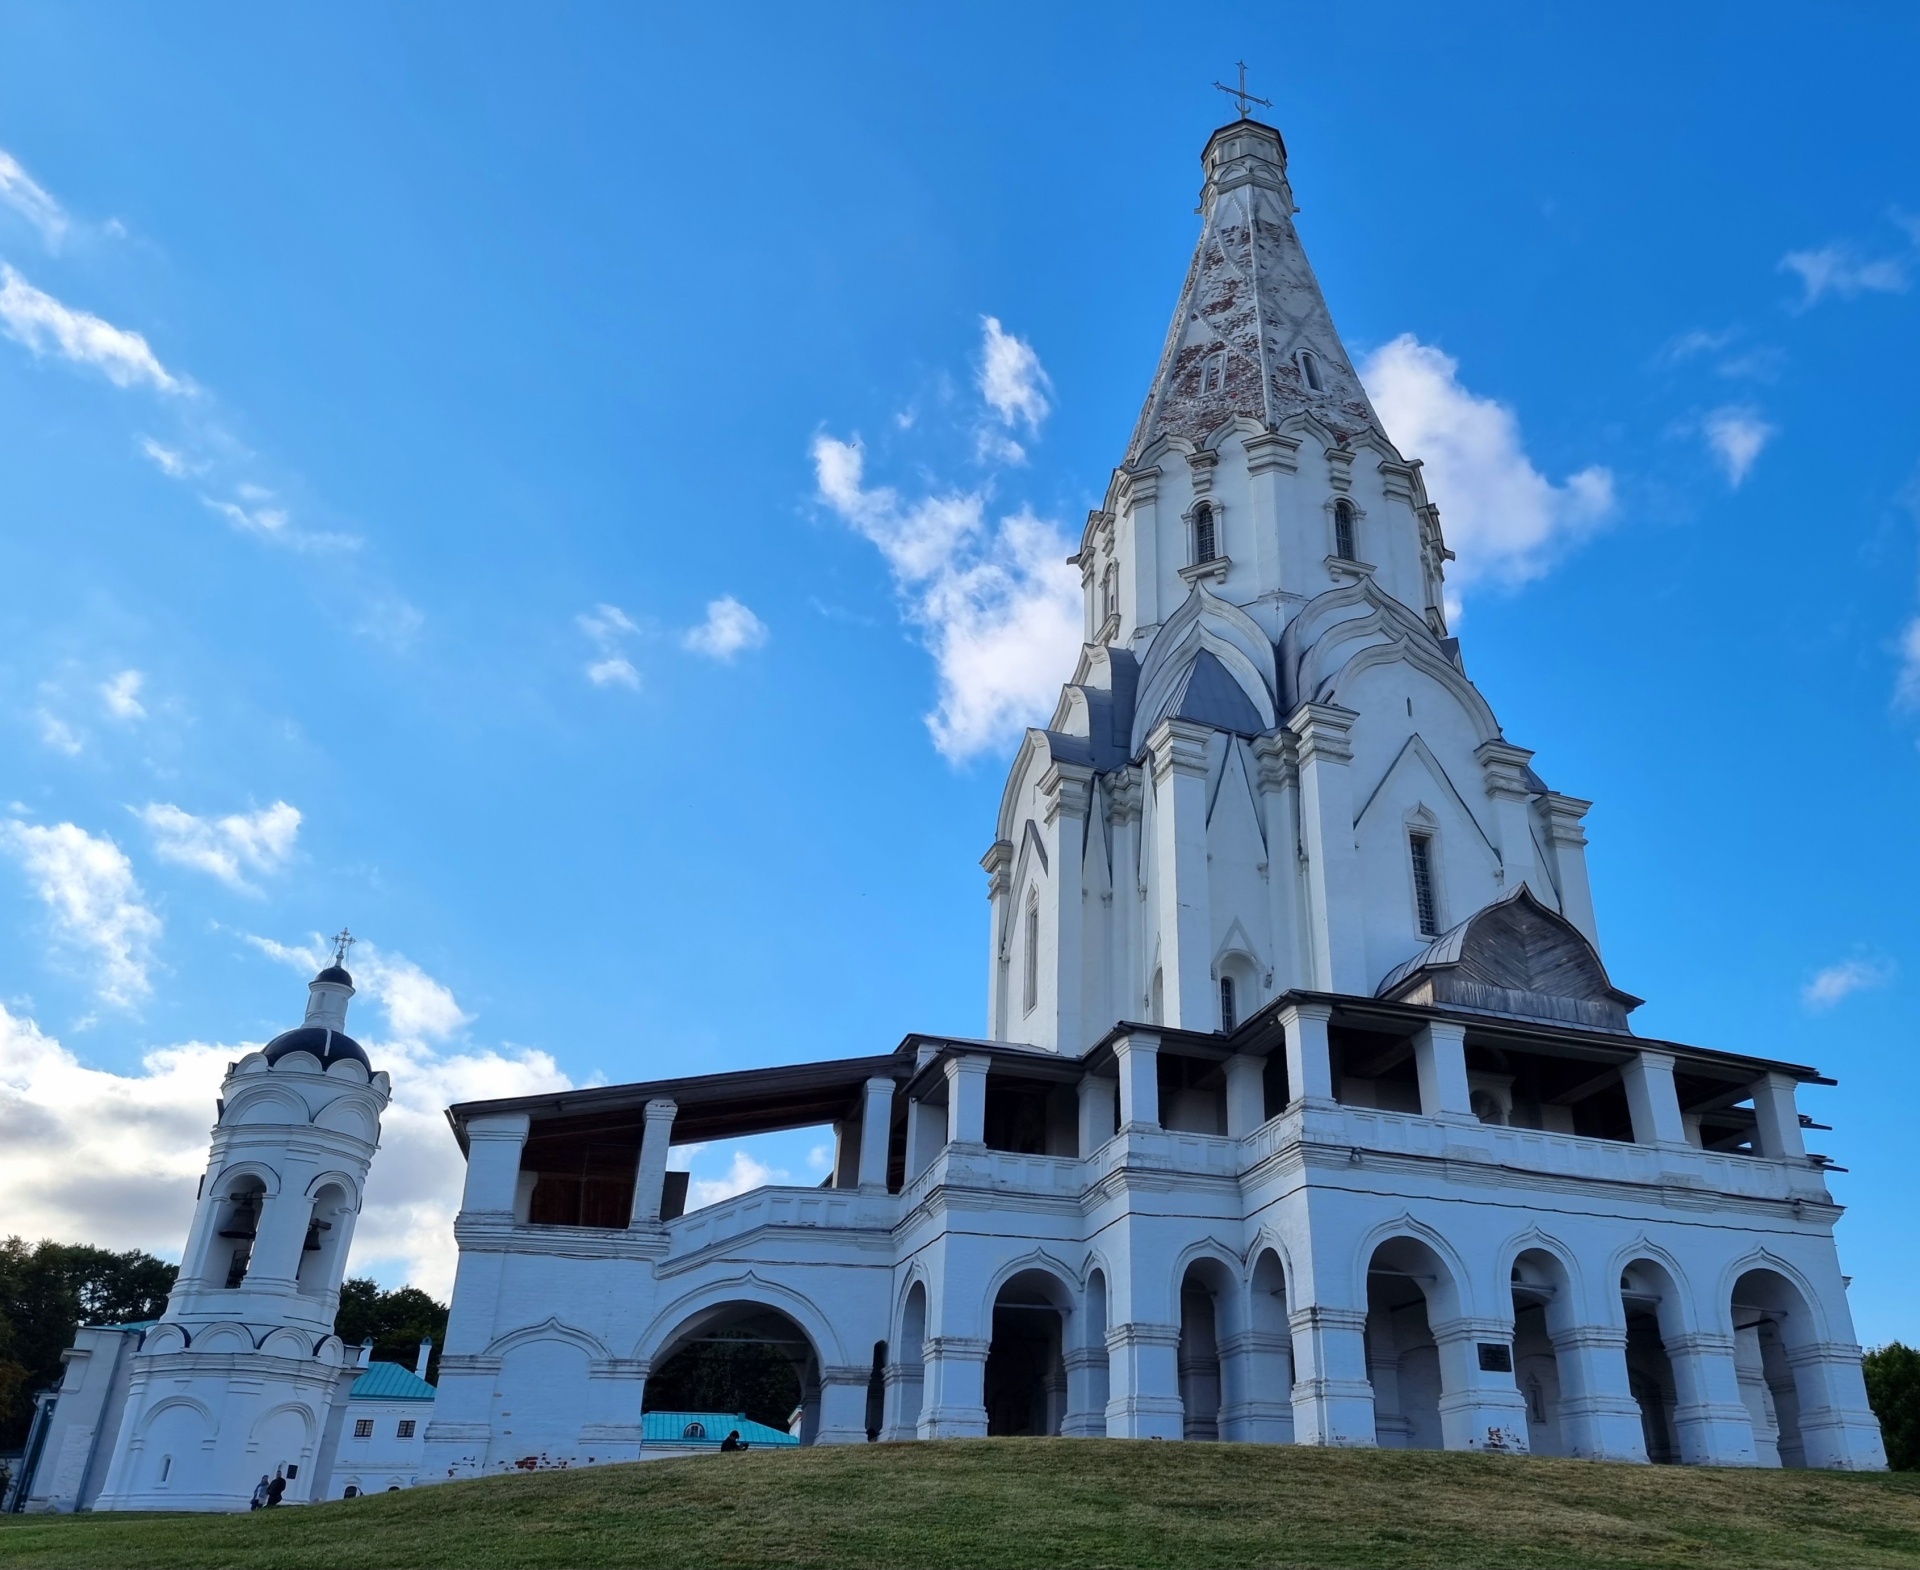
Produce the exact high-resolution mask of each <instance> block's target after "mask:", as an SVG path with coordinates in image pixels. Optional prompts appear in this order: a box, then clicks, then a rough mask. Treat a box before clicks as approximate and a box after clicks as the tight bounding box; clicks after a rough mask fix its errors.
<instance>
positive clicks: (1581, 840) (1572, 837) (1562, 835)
mask: <svg viewBox="0 0 1920 1570" xmlns="http://www.w3.org/2000/svg"><path fill="white" fill-rule="evenodd" d="M1545 801H1546V806H1547V843H1548V844H1550V845H1569V846H1572V847H1573V848H1575V849H1578V848H1579V847H1580V846H1582V845H1585V844H1586V843H1587V831H1586V830H1585V829H1584V828H1583V827H1582V826H1581V823H1580V820H1581V819H1582V818H1584V817H1585V816H1586V815H1587V814H1588V813H1589V812H1590V811H1592V810H1593V803H1592V802H1590V801H1582V800H1581V799H1580V798H1579V797H1578V796H1563V795H1561V794H1560V793H1559V792H1558V791H1552V790H1550V791H1548V792H1547V794H1546V797H1545Z"/></svg>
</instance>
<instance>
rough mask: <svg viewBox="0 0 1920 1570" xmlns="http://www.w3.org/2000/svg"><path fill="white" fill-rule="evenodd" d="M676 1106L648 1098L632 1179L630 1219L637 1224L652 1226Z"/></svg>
mask: <svg viewBox="0 0 1920 1570" xmlns="http://www.w3.org/2000/svg"><path fill="white" fill-rule="evenodd" d="M679 1110H680V1109H679V1107H678V1106H676V1105H675V1104H674V1103H673V1102H671V1101H665V1100H662V1101H649V1102H648V1103H647V1109H646V1114H645V1116H646V1132H645V1134H644V1135H643V1136H642V1138H641V1141H640V1162H639V1166H638V1168H637V1170H636V1171H635V1173H634V1179H633V1220H632V1222H631V1225H633V1226H636V1227H650V1226H655V1225H657V1224H658V1223H659V1220H660V1202H661V1198H662V1196H663V1194H664V1192H665V1190H666V1186H667V1147H668V1145H669V1144H671V1143H672V1140H673V1119H674V1115H675V1114H676V1113H677V1112H678V1111H679Z"/></svg>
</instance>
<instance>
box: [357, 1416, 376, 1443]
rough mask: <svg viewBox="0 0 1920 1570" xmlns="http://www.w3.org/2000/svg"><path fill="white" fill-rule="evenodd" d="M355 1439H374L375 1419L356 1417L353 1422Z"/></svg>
mask: <svg viewBox="0 0 1920 1570" xmlns="http://www.w3.org/2000/svg"><path fill="white" fill-rule="evenodd" d="M353 1437H354V1438H355V1439H371V1438H373V1419H372V1418H370V1417H356V1418H355V1419H354V1420H353Z"/></svg>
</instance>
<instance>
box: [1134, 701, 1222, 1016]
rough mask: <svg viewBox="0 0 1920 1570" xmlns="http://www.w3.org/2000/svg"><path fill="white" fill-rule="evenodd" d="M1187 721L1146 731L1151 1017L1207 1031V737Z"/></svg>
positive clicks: (1212, 1011)
mask: <svg viewBox="0 0 1920 1570" xmlns="http://www.w3.org/2000/svg"><path fill="white" fill-rule="evenodd" d="M1212 734H1213V732H1212V730H1211V729H1209V728H1208V727H1207V726H1205V725H1196V724H1194V723H1193V722H1192V721H1190V720H1162V721H1161V722H1160V723H1159V724H1158V725H1156V726H1155V727H1154V728H1153V734H1152V735H1151V736H1149V737H1148V738H1147V749H1148V753H1149V757H1150V759H1151V763H1152V771H1153V802H1154V825H1153V841H1154V877H1153V892H1154V899H1155V903H1156V916H1157V918H1158V922H1157V924H1158V926H1159V930H1160V981H1161V998H1162V1008H1163V1013H1162V1015H1161V1018H1160V1019H1159V1020H1157V1021H1155V1023H1156V1024H1162V1025H1178V1026H1181V1027H1182V1028H1184V1029H1187V1030H1212V1029H1213V1028H1214V1026H1215V1025H1216V1024H1217V1023H1218V1018H1217V1015H1218V1012H1219V1009H1218V1003H1217V1001H1216V999H1217V994H1216V993H1215V991H1214V986H1213V953H1212V949H1213V944H1212V925H1213V910H1212V905H1211V902H1210V895H1209V893H1208V883H1209V879H1208V869H1207V742H1208V739H1209V738H1210V737H1211V736H1212Z"/></svg>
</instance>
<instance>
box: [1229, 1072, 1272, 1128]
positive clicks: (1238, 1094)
mask: <svg viewBox="0 0 1920 1570" xmlns="http://www.w3.org/2000/svg"><path fill="white" fill-rule="evenodd" d="M1266 1121H1267V1060H1266V1059H1265V1058H1256V1057H1249V1056H1248V1055H1247V1054H1246V1053H1244V1052H1243V1053H1237V1054H1236V1055H1235V1056H1233V1057H1230V1058H1228V1059H1227V1137H1228V1138H1229V1139H1242V1138H1245V1137H1246V1136H1247V1135H1248V1134H1251V1133H1252V1132H1253V1131H1254V1130H1255V1129H1257V1128H1258V1127H1259V1126H1260V1125H1261V1124H1262V1123H1264V1122H1266Z"/></svg>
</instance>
